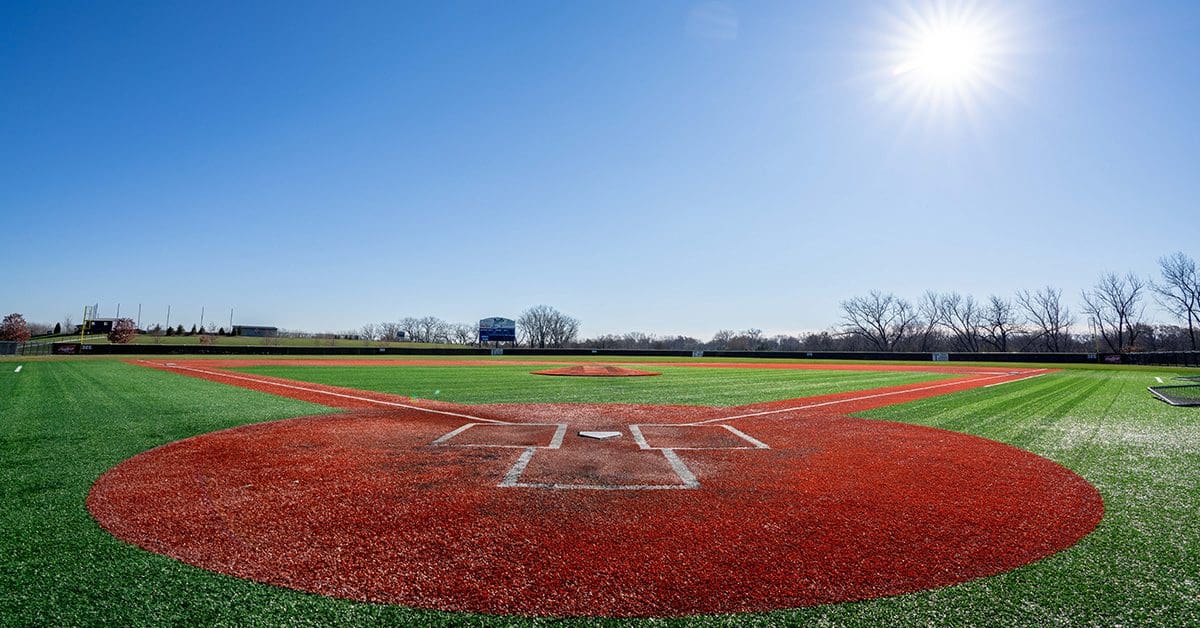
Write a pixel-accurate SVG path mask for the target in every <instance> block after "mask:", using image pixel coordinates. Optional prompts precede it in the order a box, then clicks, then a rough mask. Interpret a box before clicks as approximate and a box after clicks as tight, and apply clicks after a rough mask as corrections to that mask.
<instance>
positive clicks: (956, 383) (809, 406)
mask: <svg viewBox="0 0 1200 628" xmlns="http://www.w3.org/2000/svg"><path fill="white" fill-rule="evenodd" d="M1039 370H1041V371H1045V370H1046V369H1039ZM1045 374H1046V373H1038V375H1031V376H1030V377H1022V378H1021V379H1018V380H1012V381H1022V380H1026V379H1030V378H1032V377H1038V376H1040V375H1045ZM997 377H1011V375H1010V374H1008V373H997V374H995V375H989V376H984V377H976V378H972V379H957V380H954V381H950V382H944V383H941V384H934V385H932V386H922V387H920V388H906V389H904V390H893V391H891V392H883V393H875V394H872V395H860V396H858V397H851V398H848V399H835V400H833V401H824V402H821V403H810V404H807V405H802V406H792V407H790V408H779V409H776V410H763V411H762V412H749V413H746V414H738V415H734V416H726V417H718V418H715V419H708V420H706V421H697V422H695V423H688V424H687V425H705V424H707V423H720V422H721V421H734V420H737V419H747V418H750V417H757V416H767V415H771V414H783V413H786V412H795V411H797V410H811V409H813V408H822V407H825V406H833V405H837V404H841V403H852V402H855V401H865V400H867V399H876V398H878V397H889V396H892V395H904V394H909V393H914V392H921V391H923V390H934V389H937V388H947V387H950V386H961V385H963V384H968V383H973V382H980V381H986V380H989V379H996V378H997ZM1007 383H1010V382H998V383H996V384H988V385H987V386H984V388H987V387H990V386H998V385H1000V384H1007Z"/></svg>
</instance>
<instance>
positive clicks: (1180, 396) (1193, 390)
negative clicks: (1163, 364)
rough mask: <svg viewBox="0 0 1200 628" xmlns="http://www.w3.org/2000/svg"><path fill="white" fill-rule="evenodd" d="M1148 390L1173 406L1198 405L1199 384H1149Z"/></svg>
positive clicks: (1199, 402) (1199, 397) (1199, 398)
mask: <svg viewBox="0 0 1200 628" xmlns="http://www.w3.org/2000/svg"><path fill="white" fill-rule="evenodd" d="M1179 379H1194V378H1179ZM1195 381H1200V380H1195ZM1149 390H1150V392H1151V393H1153V394H1154V396H1156V397H1158V398H1159V399H1162V400H1163V401H1165V402H1167V403H1169V404H1171V405H1173V406H1200V384H1191V385H1180V386H1150V387H1149Z"/></svg>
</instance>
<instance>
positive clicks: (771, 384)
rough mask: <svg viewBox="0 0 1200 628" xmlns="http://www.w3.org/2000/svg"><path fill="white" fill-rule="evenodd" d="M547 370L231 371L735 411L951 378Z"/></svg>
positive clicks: (536, 398) (478, 396)
mask: <svg viewBox="0 0 1200 628" xmlns="http://www.w3.org/2000/svg"><path fill="white" fill-rule="evenodd" d="M547 368H550V367H546V366H528V365H496V366H428V367H412V366H285V365H271V366H254V367H247V368H239V369H233V370H237V371H241V372H244V373H252V374H258V375H268V376H271V377H282V378H285V379H294V380H299V381H304V382H311V383H315V384H328V385H330V386H342V387H345V388H356V389H359V390H373V391H376V392H385V393H392V394H396V395H404V396H406V397H414V398H419V399H439V400H442V401H452V402H457V403H525V402H539V403H641V404H683V405H696V406H735V405H745V404H750V403H755V402H759V401H775V400H778V399H795V398H797V397H810V396H814V395H826V394H831V393H840V392H849V391H854V390H865V389H868V388H881V387H884V386H898V385H901V384H912V383H916V382H927V381H935V380H941V379H947V378H949V377H961V376H956V375H943V374H938V373H913V372H899V373H895V372H893V373H889V372H883V371H813V370H792V371H786V370H765V369H703V368H695V367H654V369H653V370H654V371H655V372H661V373H662V375H657V376H649V377H561V376H548V375H534V374H532V373H531V372H530V371H538V370H544V369H547Z"/></svg>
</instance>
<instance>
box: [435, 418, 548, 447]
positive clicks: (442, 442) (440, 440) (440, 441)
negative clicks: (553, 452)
mask: <svg viewBox="0 0 1200 628" xmlns="http://www.w3.org/2000/svg"><path fill="white" fill-rule="evenodd" d="M479 425H482V426H484V427H497V425H496V424H495V423H467V424H466V425H463V426H462V427H459V428H458V429H455V430H453V431H451V432H447V433H445V434H442V435H441V436H439V437H437V439H436V440H434V441H433V442H432V443H429V446H430V447H497V448H502V449H558V448H559V447H562V443H563V438H565V437H566V435H567V424H566V423H510V424H506V425H531V426H541V427H551V426H553V427H554V428H555V430H554V436H552V437H551V438H550V444H548V445H491V444H488V443H461V444H460V443H450V442H447V441H449V440H450V439H452V438H454V437H455V436H458V435H459V434H462V433H463V432H465V431H467V430H468V429H470V428H472V427H476V426H479Z"/></svg>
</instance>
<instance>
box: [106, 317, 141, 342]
mask: <svg viewBox="0 0 1200 628" xmlns="http://www.w3.org/2000/svg"><path fill="white" fill-rule="evenodd" d="M136 336H137V327H136V326H135V325H134V324H133V319H132V318H118V319H117V320H116V322H115V323H113V326H112V331H110V332H108V341H109V342H111V343H114V344H126V343H129V342H132V341H133V339H134V338H135V337H136Z"/></svg>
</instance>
